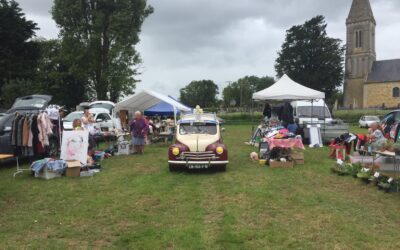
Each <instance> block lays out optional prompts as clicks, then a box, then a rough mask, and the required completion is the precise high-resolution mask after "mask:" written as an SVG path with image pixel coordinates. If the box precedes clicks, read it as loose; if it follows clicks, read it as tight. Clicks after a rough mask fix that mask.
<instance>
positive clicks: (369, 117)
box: [365, 116, 379, 122]
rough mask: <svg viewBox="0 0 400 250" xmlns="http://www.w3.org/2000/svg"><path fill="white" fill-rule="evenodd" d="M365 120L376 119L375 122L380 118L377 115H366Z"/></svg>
mask: <svg viewBox="0 0 400 250" xmlns="http://www.w3.org/2000/svg"><path fill="white" fill-rule="evenodd" d="M365 120H366V121H374V122H377V121H379V118H378V117H376V116H366V117H365Z"/></svg>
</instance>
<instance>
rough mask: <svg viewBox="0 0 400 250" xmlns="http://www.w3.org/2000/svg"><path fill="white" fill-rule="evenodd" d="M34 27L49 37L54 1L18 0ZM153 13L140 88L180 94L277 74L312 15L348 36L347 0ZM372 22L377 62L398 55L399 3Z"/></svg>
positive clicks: (377, 1) (159, 6)
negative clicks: (289, 39) (288, 37)
mask: <svg viewBox="0 0 400 250" xmlns="http://www.w3.org/2000/svg"><path fill="white" fill-rule="evenodd" d="M18 2H19V3H20V4H21V7H22V8H23V10H24V11H25V12H26V13H27V14H28V17H29V18H32V19H33V20H35V21H36V22H38V24H39V26H40V28H41V30H40V31H38V35H41V36H44V37H47V38H54V37H56V33H57V28H56V26H55V23H54V21H52V19H51V15H50V13H49V11H50V9H51V5H52V0H19V1H18ZM148 2H149V4H151V5H153V6H154V8H155V12H154V14H152V15H151V16H150V17H149V18H148V19H146V21H145V23H144V26H143V29H142V34H141V43H140V44H139V45H138V50H139V51H140V53H141V55H142V58H143V61H144V62H143V65H142V68H141V70H142V72H143V74H142V75H141V76H139V78H140V79H141V80H142V83H139V85H138V88H139V89H148V88H154V89H155V90H158V91H162V92H164V93H168V94H173V95H175V96H177V95H178V92H179V88H181V87H183V86H184V85H185V84H187V83H189V82H190V81H191V80H196V79H212V80H214V81H215V82H217V83H218V84H220V86H221V87H222V86H223V85H225V84H226V81H229V80H236V79H237V78H239V77H242V76H244V75H251V74H254V75H260V76H261V75H266V74H268V75H272V76H274V75H275V72H274V62H275V59H276V55H277V51H278V50H279V49H280V46H281V44H282V42H283V40H284V36H285V31H286V30H287V29H288V28H290V27H291V26H292V25H296V24H301V23H303V22H304V21H305V20H307V19H310V18H312V17H314V16H316V15H320V14H322V15H324V16H326V18H327V22H328V33H329V35H330V36H333V37H337V38H340V39H342V40H344V38H345V21H346V16H347V14H348V12H349V10H350V6H351V0H148ZM371 4H372V7H373V9H374V13H375V18H376V19H377V23H378V27H377V55H378V58H379V59H388V58H393V57H394V58H400V50H399V49H398V42H397V41H399V40H400V33H398V32H397V30H399V29H400V11H399V9H400V1H399V0H371Z"/></svg>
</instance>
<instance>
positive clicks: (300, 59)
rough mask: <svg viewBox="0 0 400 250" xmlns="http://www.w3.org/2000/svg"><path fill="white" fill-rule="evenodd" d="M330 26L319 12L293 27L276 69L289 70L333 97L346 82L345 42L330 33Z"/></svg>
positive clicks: (295, 76) (297, 78)
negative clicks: (328, 27) (329, 35)
mask: <svg viewBox="0 0 400 250" xmlns="http://www.w3.org/2000/svg"><path fill="white" fill-rule="evenodd" d="M326 27H327V24H326V22H325V17H323V16H316V17H314V18H312V19H311V20H308V21H306V22H305V23H304V24H302V25H296V26H293V27H292V28H290V29H289V30H288V31H287V32H286V39H285V42H284V43H283V45H282V48H281V51H280V52H279V53H278V58H277V59H276V64H275V69H276V72H277V74H278V76H279V77H281V76H282V75H284V74H287V75H289V77H291V78H292V79H293V80H294V81H297V82H299V83H301V84H303V85H306V86H307V87H310V88H313V89H316V90H320V91H323V92H325V93H326V97H327V99H332V98H333V97H334V95H335V92H336V89H337V88H338V87H339V86H341V84H342V83H343V76H344V74H343V54H344V46H342V45H341V40H340V39H335V38H331V37H328V35H327V32H326Z"/></svg>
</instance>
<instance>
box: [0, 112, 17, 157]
mask: <svg viewBox="0 0 400 250" xmlns="http://www.w3.org/2000/svg"><path fill="white" fill-rule="evenodd" d="M3 119H5V120H4V121H3V125H2V126H1V128H0V153H1V154H14V149H13V147H12V146H11V138H10V137H11V126H12V122H13V120H14V115H10V116H8V117H4V118H3Z"/></svg>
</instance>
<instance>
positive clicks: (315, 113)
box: [297, 106, 331, 119]
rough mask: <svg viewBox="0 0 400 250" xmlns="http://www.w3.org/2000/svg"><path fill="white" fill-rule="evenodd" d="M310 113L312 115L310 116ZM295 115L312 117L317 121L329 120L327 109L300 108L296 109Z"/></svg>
mask: <svg viewBox="0 0 400 250" xmlns="http://www.w3.org/2000/svg"><path fill="white" fill-rule="evenodd" d="M311 111H312V114H311ZM297 115H298V117H300V118H302V117H306V118H308V117H312V118H318V119H324V118H329V117H330V116H331V115H330V112H329V109H328V108H326V107H311V106H300V107H298V108H297Z"/></svg>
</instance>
